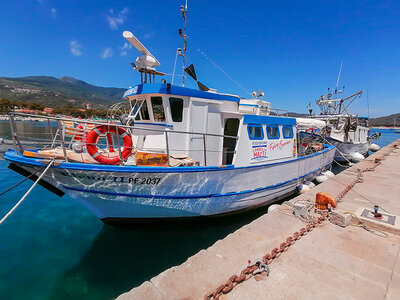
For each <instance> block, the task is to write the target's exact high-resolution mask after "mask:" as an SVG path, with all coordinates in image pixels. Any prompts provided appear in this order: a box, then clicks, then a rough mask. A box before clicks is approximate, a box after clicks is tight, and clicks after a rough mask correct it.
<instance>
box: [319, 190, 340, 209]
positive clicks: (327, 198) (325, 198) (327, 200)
mask: <svg viewBox="0 0 400 300" xmlns="http://www.w3.org/2000/svg"><path fill="white" fill-rule="evenodd" d="M329 205H331V206H332V207H333V208H335V207H336V201H335V199H333V197H332V196H331V195H330V194H328V193H323V192H319V193H317V195H316V196H315V207H316V208H317V209H318V210H328V206H329Z"/></svg>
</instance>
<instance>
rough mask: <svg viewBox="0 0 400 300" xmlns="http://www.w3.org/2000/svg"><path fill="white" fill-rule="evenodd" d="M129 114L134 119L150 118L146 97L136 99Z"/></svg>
mask: <svg viewBox="0 0 400 300" xmlns="http://www.w3.org/2000/svg"><path fill="white" fill-rule="evenodd" d="M129 116H130V118H132V119H135V120H150V116H149V111H148V108H147V103H146V99H137V100H136V101H135V103H134V104H133V108H132V110H131V113H130V115H129Z"/></svg>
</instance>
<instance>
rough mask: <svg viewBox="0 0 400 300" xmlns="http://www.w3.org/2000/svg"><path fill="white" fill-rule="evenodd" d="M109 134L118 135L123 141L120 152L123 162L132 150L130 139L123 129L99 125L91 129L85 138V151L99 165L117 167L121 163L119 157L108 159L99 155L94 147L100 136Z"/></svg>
mask: <svg viewBox="0 0 400 300" xmlns="http://www.w3.org/2000/svg"><path fill="white" fill-rule="evenodd" d="M110 133H118V135H119V136H120V137H121V138H122V140H123V141H124V149H123V150H122V152H121V156H122V159H123V160H124V159H126V158H128V157H129V155H131V153H132V150H133V144H132V138H131V136H130V135H129V133H128V132H126V130H125V129H124V128H122V127H118V126H115V125H99V126H97V127H95V128H93V129H92V130H91V131H90V132H89V133H88V135H87V136H86V149H87V151H88V153H89V154H90V156H91V157H93V158H94V159H95V160H97V161H98V162H99V163H101V164H105V165H117V164H119V163H120V162H121V159H120V157H119V156H112V157H108V156H105V155H103V154H100V152H99V149H98V148H97V145H96V144H97V142H98V140H99V137H100V135H102V134H106V135H110ZM110 147H112V145H110ZM111 152H112V151H111Z"/></svg>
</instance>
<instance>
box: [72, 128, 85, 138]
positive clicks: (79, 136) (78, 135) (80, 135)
mask: <svg viewBox="0 0 400 300" xmlns="http://www.w3.org/2000/svg"><path fill="white" fill-rule="evenodd" d="M75 128H76V129H78V132H79V133H77V134H76V135H75V136H74V140H75V141H80V142H81V141H82V140H83V138H84V137H85V133H84V130H83V126H82V124H78V126H76V127H75ZM81 131H82V133H81Z"/></svg>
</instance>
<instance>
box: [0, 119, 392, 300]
mask: <svg viewBox="0 0 400 300" xmlns="http://www.w3.org/2000/svg"><path fill="white" fill-rule="evenodd" d="M18 126H23V127H24V131H25V133H26V134H27V135H29V134H32V133H42V132H45V130H46V126H47V123H42V122H33V123H28V122H18ZM374 131H375V130H374ZM374 131H373V132H374ZM379 132H381V133H382V136H381V138H380V139H379V140H378V141H376V142H375V143H377V144H378V145H380V146H384V145H387V144H389V143H391V142H392V141H394V140H396V139H398V138H400V135H399V134H397V133H394V130H390V129H379ZM0 137H5V138H7V137H8V138H9V125H8V123H7V122H0ZM0 178H1V181H0V192H2V191H3V190H5V189H7V188H8V187H10V186H11V185H13V184H15V183H16V182H18V181H20V180H22V178H23V177H22V176H20V175H18V174H16V173H14V172H12V171H10V170H8V169H7V162H5V161H3V160H0ZM31 184H32V182H31V181H26V182H24V183H23V184H21V185H19V186H18V187H17V188H15V189H13V190H12V191H10V192H9V193H7V194H5V195H3V196H1V197H0V215H1V216H3V215H4V214H5V213H7V211H8V210H9V209H10V208H11V207H12V206H13V205H14V204H15V203H16V202H17V201H18V200H19V199H20V198H21V197H22V195H23V194H24V193H25V192H26V190H27V189H28V188H29V187H30V185H31ZM265 212H266V208H261V209H258V210H255V211H252V212H249V213H245V214H239V215H234V216H230V217H224V218H218V219H210V220H207V221H201V222H190V223H176V224H172V223H169V224H162V225H160V224H154V225H149V224H146V225H141V226H135V227H131V228H113V227H110V226H107V225H104V224H103V223H102V222H101V221H99V220H98V219H97V218H96V217H95V216H93V215H92V214H91V213H90V212H88V211H87V210H86V209H85V208H84V207H82V206H81V205H80V204H79V203H77V202H76V201H74V200H73V199H71V198H70V197H68V196H63V197H61V198H60V197H57V196H55V195H53V194H52V193H50V192H48V191H47V190H45V189H44V188H42V187H41V186H37V187H36V188H35V189H34V190H33V192H32V193H31V194H30V195H29V197H28V198H27V199H26V200H25V202H24V203H23V204H22V205H21V206H20V207H19V208H18V209H17V210H16V211H15V212H14V214H13V215H12V216H10V217H9V219H7V221H6V222H5V223H4V224H2V225H0V298H1V299H76V298H85V299H111V298H114V297H116V296H118V295H120V294H121V293H123V292H125V291H128V290H130V289H131V288H132V287H134V286H136V285H139V284H141V283H142V282H143V281H145V280H148V279H150V278H151V277H153V276H155V275H157V274H159V273H160V272H162V271H163V270H165V269H167V268H169V267H172V266H174V265H177V264H180V263H182V262H184V261H185V260H186V259H187V258H188V257H189V256H191V255H193V254H195V253H196V252H198V251H199V250H201V249H203V248H206V247H208V246H210V245H212V244H213V243H214V242H215V241H217V240H218V239H221V238H223V237H225V236H226V235H227V234H229V233H231V232H233V231H234V230H236V229H237V228H239V227H241V226H243V225H244V224H247V223H249V222H251V221H252V220H253V219H255V218H257V217H259V216H260V215H262V214H264V213H265Z"/></svg>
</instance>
